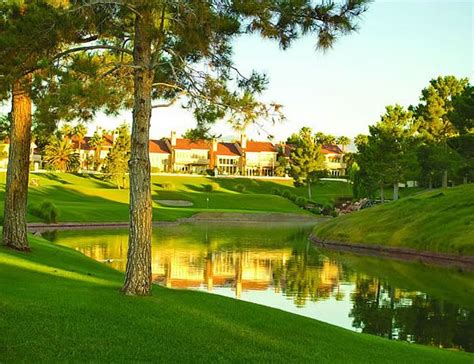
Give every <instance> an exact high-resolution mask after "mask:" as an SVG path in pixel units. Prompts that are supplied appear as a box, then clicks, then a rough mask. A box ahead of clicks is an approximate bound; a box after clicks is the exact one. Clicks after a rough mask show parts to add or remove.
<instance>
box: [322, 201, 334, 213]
mask: <svg viewBox="0 0 474 364" xmlns="http://www.w3.org/2000/svg"><path fill="white" fill-rule="evenodd" d="M333 211H334V207H333V206H332V205H329V204H326V205H324V206H323V208H322V210H321V214H323V215H325V216H329V215H331V214H332V212H333Z"/></svg>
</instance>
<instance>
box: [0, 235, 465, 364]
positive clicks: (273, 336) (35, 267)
mask: <svg viewBox="0 0 474 364" xmlns="http://www.w3.org/2000/svg"><path fill="white" fill-rule="evenodd" d="M30 241H31V245H32V252H31V253H18V252H14V251H12V250H7V249H6V248H3V247H0V292H1V300H0V312H1V314H0V328H1V331H2V334H1V335H0V358H1V359H0V360H1V361H2V362H6V363H8V362H21V361H28V362H50V363H51V362H58V361H59V362H88V361H94V362H124V361H149V362H165V361H166V362H215V361H227V362H229V361H232V362H243V361H250V362H257V361H258V362H299V363H302V362H331V363H333V362H346V363H347V362H361V363H382V362H392V363H393V362H399V363H406V362H411V363H423V362H427V363H451V362H452V363H455V362H459V363H472V361H473V360H474V356H473V355H471V354H467V353H461V352H453V351H447V350H442V349H436V348H431V347H422V346H418V345H413V344H407V343H402V342H392V341H388V340H385V339H382V338H379V337H375V336H369V335H363V334H356V333H353V332H350V331H347V330H344V329H340V328H337V327H334V326H331V325H328V324H324V323H321V322H318V321H315V320H311V319H308V318H304V317H301V316H297V315H292V314H290V313H285V312H283V311H278V310H274V309H270V308H265V307H263V306H258V305H254V304H250V303H245V302H241V301H237V300H233V299H229V298H225V297H220V296H215V295H211V294H206V293H199V292H192V291H179V290H168V289H165V288H161V287H154V290H153V296H152V297H146V298H135V297H124V296H122V295H120V294H119V289H120V286H121V283H122V280H123V275H122V274H121V273H120V272H118V271H114V270H112V269H110V268H109V267H107V266H105V265H101V264H100V263H97V262H94V261H93V260H91V259H88V258H86V257H85V256H82V255H80V254H79V253H78V252H75V251H73V250H71V249H68V248H65V247H61V246H57V245H53V244H51V243H48V242H45V241H44V240H41V239H36V238H33V237H31V239H30Z"/></svg>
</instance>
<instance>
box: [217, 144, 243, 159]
mask: <svg viewBox="0 0 474 364" xmlns="http://www.w3.org/2000/svg"><path fill="white" fill-rule="evenodd" d="M216 154H217V155H233V156H240V155H241V154H240V151H239V149H238V147H237V146H236V145H235V144H234V143H218V144H217V152H216Z"/></svg>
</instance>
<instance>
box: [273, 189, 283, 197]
mask: <svg viewBox="0 0 474 364" xmlns="http://www.w3.org/2000/svg"><path fill="white" fill-rule="evenodd" d="M272 195H277V196H281V190H280V189H279V188H276V187H273V188H272Z"/></svg>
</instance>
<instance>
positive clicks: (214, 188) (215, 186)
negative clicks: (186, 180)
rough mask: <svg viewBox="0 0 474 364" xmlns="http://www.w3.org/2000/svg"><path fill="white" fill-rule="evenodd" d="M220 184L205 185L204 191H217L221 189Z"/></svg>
mask: <svg viewBox="0 0 474 364" xmlns="http://www.w3.org/2000/svg"><path fill="white" fill-rule="evenodd" d="M219 187H220V186H219V184H217V183H215V182H213V183H210V184H208V185H204V191H206V192H213V191H217V190H218V189H219Z"/></svg>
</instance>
